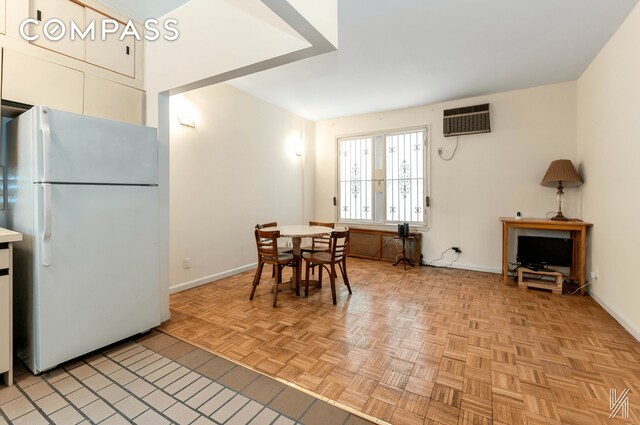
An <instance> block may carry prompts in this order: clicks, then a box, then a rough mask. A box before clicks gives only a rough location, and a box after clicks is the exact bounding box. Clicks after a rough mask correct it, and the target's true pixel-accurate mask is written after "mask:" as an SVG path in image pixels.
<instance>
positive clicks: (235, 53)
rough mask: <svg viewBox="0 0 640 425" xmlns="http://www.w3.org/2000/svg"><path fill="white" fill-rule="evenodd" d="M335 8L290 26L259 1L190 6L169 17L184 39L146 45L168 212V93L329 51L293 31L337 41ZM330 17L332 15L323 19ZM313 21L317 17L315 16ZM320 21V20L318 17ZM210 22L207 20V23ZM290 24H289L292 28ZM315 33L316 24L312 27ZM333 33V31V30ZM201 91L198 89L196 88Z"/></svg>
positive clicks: (164, 278)
mask: <svg viewBox="0 0 640 425" xmlns="http://www.w3.org/2000/svg"><path fill="white" fill-rule="evenodd" d="M336 2H337V0H323V2H322V4H323V6H324V8H321V7H312V8H308V7H307V8H304V10H298V9H296V8H297V7H300V5H295V4H291V6H292V7H293V8H294V9H296V10H297V12H298V13H299V15H300V16H301V18H300V16H297V15H296V14H295V13H289V14H288V16H287V18H288V21H287V23H285V22H284V21H283V20H282V18H280V17H279V16H278V15H276V13H275V12H274V11H273V10H271V9H269V8H268V7H266V5H265V4H264V3H263V2H262V1H260V0H191V1H190V2H188V3H186V4H185V5H184V6H182V7H181V8H178V9H177V10H175V11H173V12H171V13H170V14H169V15H168V16H167V17H166V18H169V17H171V18H175V19H177V20H178V21H179V28H180V31H181V33H182V35H181V37H180V39H179V40H178V41H175V42H172V43H167V42H163V41H158V42H153V43H148V44H147V46H146V48H145V89H146V91H147V98H146V113H147V125H150V126H155V125H157V126H158V138H159V141H160V145H159V163H160V175H159V185H160V202H161V204H162V205H167V204H169V202H170V194H169V190H168V188H169V185H170V182H169V172H168V169H169V155H170V152H169V150H170V140H169V138H170V132H169V129H168V125H169V115H170V112H169V96H168V94H169V93H168V91H169V90H174V89H177V88H181V87H185V86H187V85H188V86H189V88H190V89H196V88H200V87H204V86H206V85H210V84H212V82H211V81H213V80H215V82H222V81H227V80H229V79H232V78H235V77H238V76H240V75H246V74H248V73H250V72H257V70H262V69H268V68H269V67H274V66H279V65H282V64H284V63H288V62H290V61H294V60H299V59H302V58H303V57H310V56H313V55H317V54H321V53H323V52H325V51H329V50H330V48H333V46H327V45H326V43H322V40H320V41H318V37H314V42H315V43H318V42H320V47H319V48H315V46H314V48H311V49H308V48H306V47H307V46H309V42H308V41H307V40H306V39H304V38H303V37H301V36H300V35H299V34H298V33H297V32H296V31H292V26H293V25H295V26H297V27H298V28H301V29H303V30H305V31H307V32H309V33H311V34H312V35H313V34H315V33H314V31H312V30H311V29H309V28H308V26H309V25H307V26H305V23H309V22H314V23H316V24H317V25H322V27H321V28H318V29H317V31H318V32H319V33H320V34H326V35H324V37H325V38H326V39H328V40H332V39H333V38H334V37H335V34H337V25H338V16H337V7H336V4H337V3H336ZM287 4H289V3H285V4H282V3H280V2H270V5H271V7H272V8H274V9H277V10H279V11H280V13H287V10H288V8H287V6H286V5H287ZM327 10H329V11H336V13H335V14H332V13H325V12H326V11H327ZM314 15H315V16H314ZM318 15H319V16H318ZM203 17H206V19H203ZM289 20H290V21H289ZM311 25H313V24H311ZM331 28H336V29H335V30H331ZM196 86H197V87H196ZM162 211H164V209H162V208H161V214H160V225H161V229H163V230H162V231H161V235H160V250H161V264H163V265H164V269H163V270H162V271H161V287H162V289H163V293H162V301H163V305H162V309H163V320H168V319H169V318H170V313H169V287H170V286H171V283H170V282H169V281H170V277H169V275H170V271H169V270H168V266H167V264H168V263H170V262H171V261H170V259H169V253H168V251H169V246H170V243H173V242H172V241H171V242H170V236H169V232H168V231H167V230H166V229H168V228H169V226H170V223H169V221H170V219H169V214H168V213H162Z"/></svg>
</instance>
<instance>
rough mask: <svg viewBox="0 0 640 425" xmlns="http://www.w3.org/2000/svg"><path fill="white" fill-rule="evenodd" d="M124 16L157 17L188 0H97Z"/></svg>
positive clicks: (140, 19) (139, 19) (143, 19)
mask: <svg viewBox="0 0 640 425" xmlns="http://www.w3.org/2000/svg"><path fill="white" fill-rule="evenodd" d="M98 1H99V2H100V3H102V4H105V5H107V6H109V7H110V8H112V9H115V10H117V11H119V12H122V13H123V14H124V15H125V16H129V17H131V18H133V19H135V20H136V21H139V22H144V21H146V20H147V19H149V18H159V17H161V16H164V15H166V14H167V13H169V12H171V11H172V10H174V9H176V8H178V7H180V6H182V5H183V4H185V3H187V2H188V1H189V0H98Z"/></svg>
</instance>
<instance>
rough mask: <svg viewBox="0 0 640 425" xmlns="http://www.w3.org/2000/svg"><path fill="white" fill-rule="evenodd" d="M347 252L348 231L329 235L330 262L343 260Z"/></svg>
mask: <svg viewBox="0 0 640 425" xmlns="http://www.w3.org/2000/svg"><path fill="white" fill-rule="evenodd" d="M348 252H349V229H346V230H342V231H333V232H332V233H331V261H333V262H340V261H342V260H344V259H345V258H346V256H347V253H348Z"/></svg>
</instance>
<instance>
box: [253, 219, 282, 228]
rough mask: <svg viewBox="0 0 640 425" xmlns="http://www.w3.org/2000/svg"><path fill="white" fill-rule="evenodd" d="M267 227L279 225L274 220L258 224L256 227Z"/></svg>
mask: <svg viewBox="0 0 640 425" xmlns="http://www.w3.org/2000/svg"><path fill="white" fill-rule="evenodd" d="M267 227H278V222H277V221H274V222H273V223H264V224H256V229H259V230H262V229H266V228H267Z"/></svg>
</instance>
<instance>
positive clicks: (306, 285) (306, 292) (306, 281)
mask: <svg viewBox="0 0 640 425" xmlns="http://www.w3.org/2000/svg"><path fill="white" fill-rule="evenodd" d="M310 268H311V261H307V265H306V267H305V273H304V297H305V298H309V269H310Z"/></svg>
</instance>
